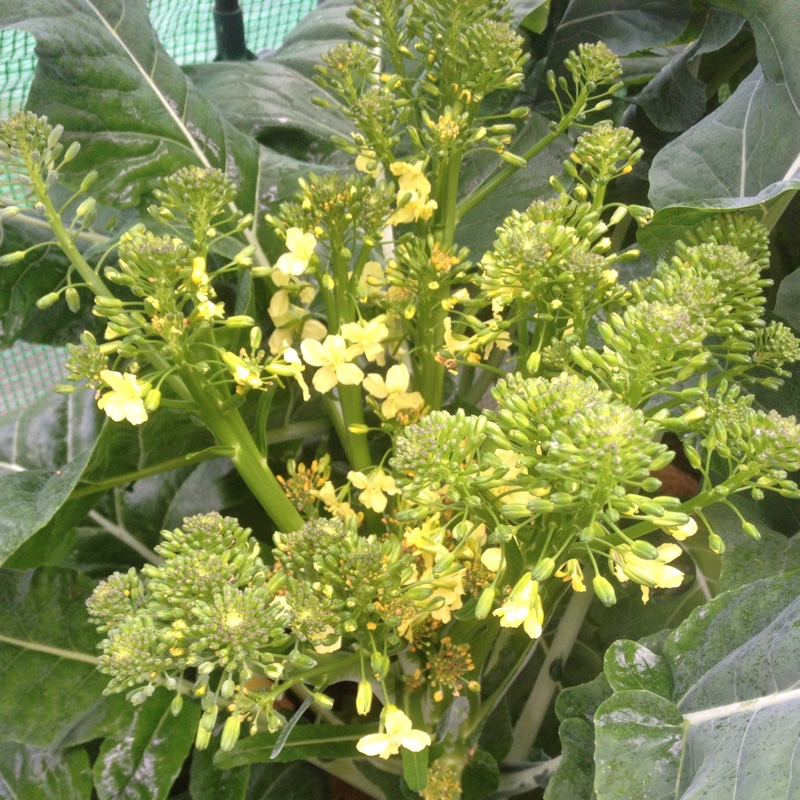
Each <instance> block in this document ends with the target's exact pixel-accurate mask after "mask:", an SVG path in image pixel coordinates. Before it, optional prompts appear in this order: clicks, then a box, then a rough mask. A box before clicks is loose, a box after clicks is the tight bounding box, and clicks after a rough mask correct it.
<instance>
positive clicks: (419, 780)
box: [400, 747, 428, 792]
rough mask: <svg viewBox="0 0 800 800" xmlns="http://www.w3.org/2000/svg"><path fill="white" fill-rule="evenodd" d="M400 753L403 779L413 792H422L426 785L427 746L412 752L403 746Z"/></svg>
mask: <svg viewBox="0 0 800 800" xmlns="http://www.w3.org/2000/svg"><path fill="white" fill-rule="evenodd" d="M400 755H401V757H402V759H403V780H405V782H406V784H407V785H408V788H409V789H411V790H412V791H413V792H422V791H423V790H424V789H425V787H426V786H427V785H428V748H427V747H424V748H423V749H422V750H420V751H419V752H418V753H413V752H412V751H411V750H406V748H405V747H403V748H401V749H400Z"/></svg>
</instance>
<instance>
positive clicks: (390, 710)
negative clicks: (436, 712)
mask: <svg viewBox="0 0 800 800" xmlns="http://www.w3.org/2000/svg"><path fill="white" fill-rule="evenodd" d="M383 728H384V732H383V733H369V734H367V735H366V736H362V737H361V738H360V739H359V740H358V742H357V743H356V749H357V750H358V752H359V753H363V754H364V755H365V756H379V757H380V758H389V756H394V755H397V753H399V752H400V748H401V747H405V749H406V750H410V751H411V752H412V753H418V752H420V750H424V749H425V748H426V747H430V744H431V737H430V736H429V735H428V734H427V733H425V732H424V731H418V730H415V729H414V728H413V727H412V724H411V720H410V719H409V718H408V717H407V716H406V715H405V714H404V713H403V712H402V711H401V710H400V709H399V708H397V706H393V705H391V704H390V705H387V706H386V707H385V708H384V709H383Z"/></svg>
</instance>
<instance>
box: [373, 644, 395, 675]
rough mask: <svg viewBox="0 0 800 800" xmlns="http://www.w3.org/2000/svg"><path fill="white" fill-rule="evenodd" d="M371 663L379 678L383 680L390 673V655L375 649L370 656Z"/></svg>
mask: <svg viewBox="0 0 800 800" xmlns="http://www.w3.org/2000/svg"><path fill="white" fill-rule="evenodd" d="M369 664H370V666H371V667H372V672H373V674H374V675H375V677H376V678H377V679H378V680H383V679H384V678H385V677H386V676H387V675H388V674H389V667H390V666H391V663H390V661H389V656H387V655H384V654H383V653H379V652H377V650H375V651H373V653H372V655H371V656H370V657H369Z"/></svg>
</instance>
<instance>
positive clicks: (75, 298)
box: [64, 286, 81, 314]
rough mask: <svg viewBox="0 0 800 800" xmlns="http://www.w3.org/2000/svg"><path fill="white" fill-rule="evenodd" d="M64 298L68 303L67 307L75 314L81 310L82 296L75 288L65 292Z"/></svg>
mask: <svg viewBox="0 0 800 800" xmlns="http://www.w3.org/2000/svg"><path fill="white" fill-rule="evenodd" d="M64 298H65V299H66V301H67V307H68V308H69V310H70V311H71V312H72V313H73V314H77V313H78V311H80V310H81V296H80V295H79V294H78V290H77V289H76V288H75V287H74V286H68V287H67V289H66V291H65V292H64Z"/></svg>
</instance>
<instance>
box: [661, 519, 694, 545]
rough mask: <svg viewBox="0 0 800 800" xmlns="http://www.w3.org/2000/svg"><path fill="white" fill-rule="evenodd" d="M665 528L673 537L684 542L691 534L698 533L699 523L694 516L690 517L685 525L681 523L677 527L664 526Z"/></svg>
mask: <svg viewBox="0 0 800 800" xmlns="http://www.w3.org/2000/svg"><path fill="white" fill-rule="evenodd" d="M664 530H665V531H666V532H667V533H668V534H669V535H670V536H672V538H673V539H677V540H678V541H679V542H682V541H684V539H688V538H689V537H690V536H694V535H695V534H696V533H697V523H696V522H695V521H694V519H692V517H689V521H688V522H685V523H684V524H683V525H679V526H678V527H677V528H664Z"/></svg>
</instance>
